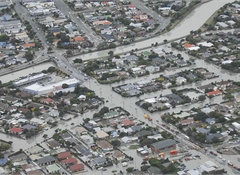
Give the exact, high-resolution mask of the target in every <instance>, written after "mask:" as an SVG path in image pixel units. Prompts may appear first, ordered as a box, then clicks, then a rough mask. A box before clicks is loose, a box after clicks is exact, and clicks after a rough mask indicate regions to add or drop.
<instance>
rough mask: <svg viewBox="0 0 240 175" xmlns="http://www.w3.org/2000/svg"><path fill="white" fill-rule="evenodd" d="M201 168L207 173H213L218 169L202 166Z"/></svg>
mask: <svg viewBox="0 0 240 175" xmlns="http://www.w3.org/2000/svg"><path fill="white" fill-rule="evenodd" d="M200 168H201V170H202V171H206V172H210V171H213V170H215V169H216V168H214V167H207V166H205V165H200Z"/></svg>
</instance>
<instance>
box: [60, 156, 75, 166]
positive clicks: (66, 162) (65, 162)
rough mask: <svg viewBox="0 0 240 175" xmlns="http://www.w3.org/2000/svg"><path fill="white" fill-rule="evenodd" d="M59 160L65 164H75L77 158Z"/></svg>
mask: <svg viewBox="0 0 240 175" xmlns="http://www.w3.org/2000/svg"><path fill="white" fill-rule="evenodd" d="M61 162H62V163H64V164H66V165H75V164H77V159H75V158H73V157H71V158H69V159H64V160H62V161H61Z"/></svg>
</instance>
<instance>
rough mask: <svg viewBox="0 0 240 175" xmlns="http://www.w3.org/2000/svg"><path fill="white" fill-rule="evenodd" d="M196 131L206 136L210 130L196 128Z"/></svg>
mask: <svg viewBox="0 0 240 175" xmlns="http://www.w3.org/2000/svg"><path fill="white" fill-rule="evenodd" d="M196 130H197V132H198V133H201V134H207V133H209V132H210V129H205V128H199V127H197V128H196Z"/></svg>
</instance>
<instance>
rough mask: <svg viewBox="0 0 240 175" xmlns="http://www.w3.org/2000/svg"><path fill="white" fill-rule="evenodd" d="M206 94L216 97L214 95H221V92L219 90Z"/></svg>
mask: <svg viewBox="0 0 240 175" xmlns="http://www.w3.org/2000/svg"><path fill="white" fill-rule="evenodd" d="M206 94H207V96H216V95H221V94H222V92H221V91H220V90H219V89H216V90H214V91H211V92H207V93H206Z"/></svg>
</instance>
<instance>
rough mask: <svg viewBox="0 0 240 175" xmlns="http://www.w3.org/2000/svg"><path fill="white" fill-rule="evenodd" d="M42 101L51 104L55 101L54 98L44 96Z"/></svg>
mask: <svg viewBox="0 0 240 175" xmlns="http://www.w3.org/2000/svg"><path fill="white" fill-rule="evenodd" d="M40 103H44V104H51V103H53V100H52V99H51V98H43V99H41V100H40Z"/></svg>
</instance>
